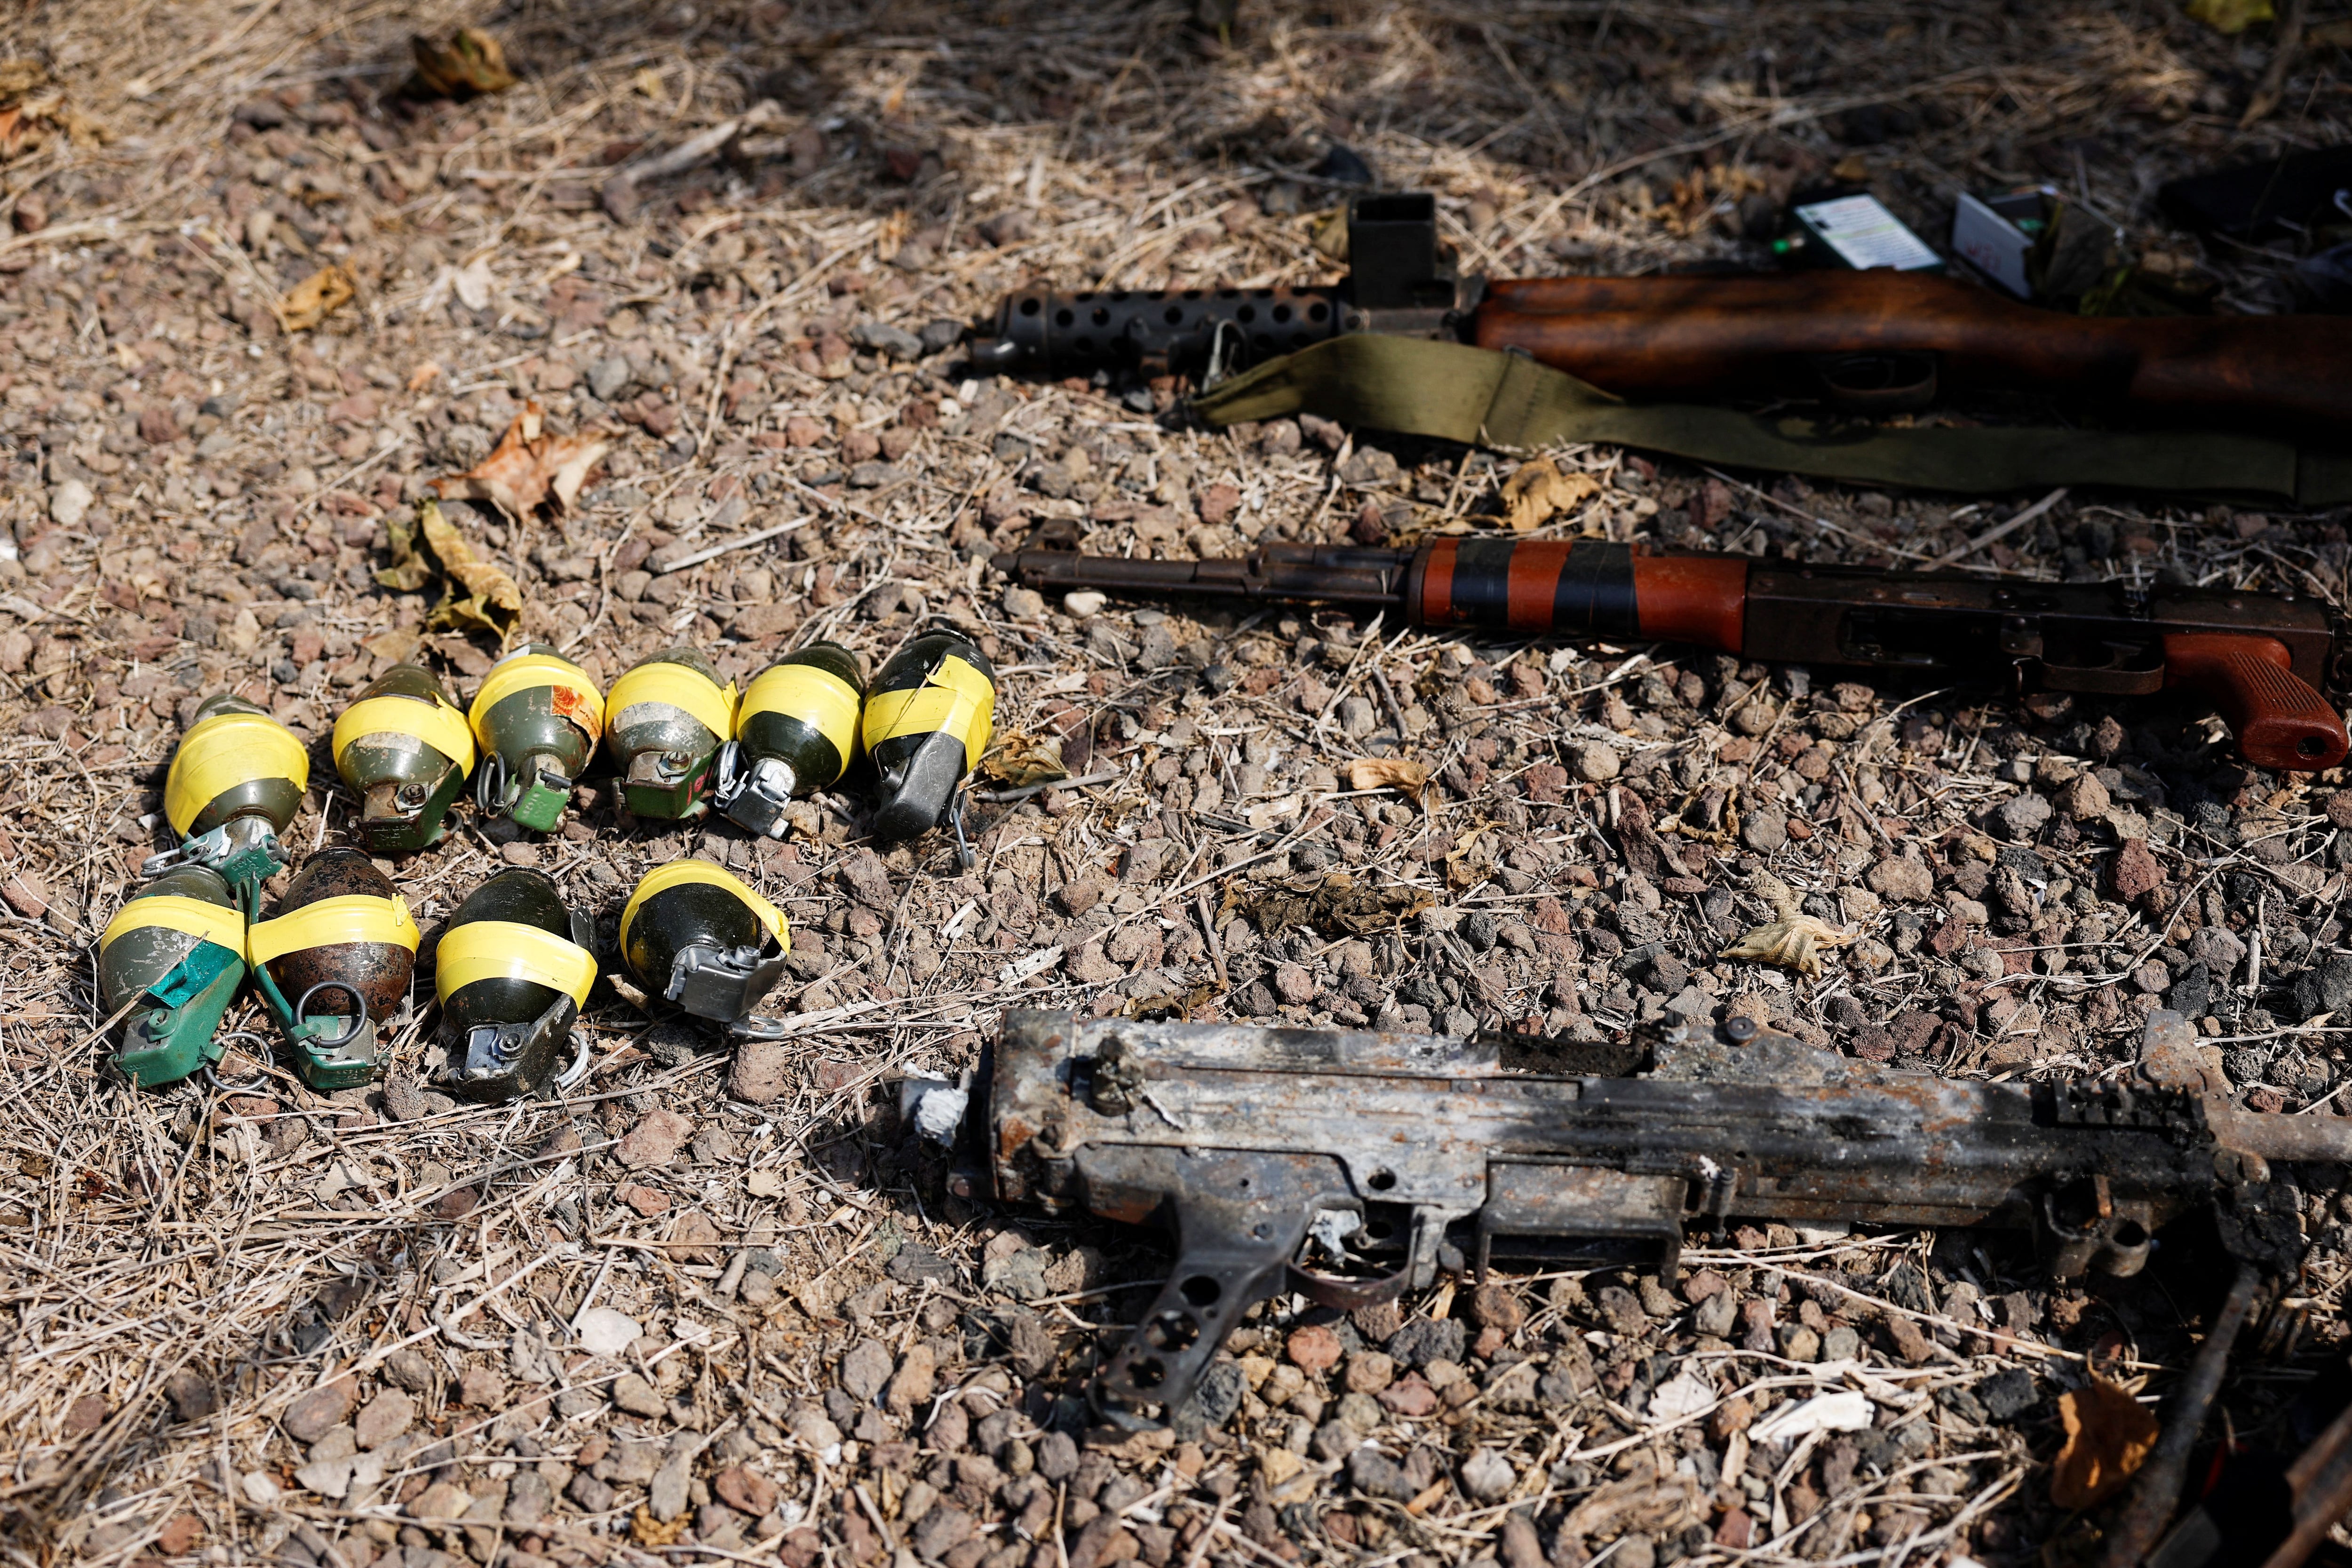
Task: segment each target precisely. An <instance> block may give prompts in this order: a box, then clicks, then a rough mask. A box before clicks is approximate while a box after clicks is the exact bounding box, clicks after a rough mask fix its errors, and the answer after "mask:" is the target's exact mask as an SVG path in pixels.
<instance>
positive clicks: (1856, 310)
mask: <svg viewBox="0 0 2352 1568" xmlns="http://www.w3.org/2000/svg"><path fill="white" fill-rule="evenodd" d="M1348 259H1349V264H1350V265H1351V267H1352V268H1353V270H1352V271H1350V272H1349V274H1348V276H1346V277H1345V278H1343V279H1340V280H1339V282H1337V283H1331V284H1308V285H1299V286H1282V287H1276V288H1262V289H1234V288H1210V289H1110V290H1090V291H1083V292H1076V293H1057V292H1055V291H1053V290H1051V289H1043V288H1034V287H1033V288H1027V289H1018V290H1015V291H1014V292H1013V293H1012V294H1010V295H1008V296H1007V297H1006V298H1005V300H1004V302H1003V306H1002V307H1001V308H1000V309H999V310H998V312H997V316H996V321H995V323H994V326H993V329H992V332H991V334H990V335H989V336H986V337H984V338H982V339H981V340H979V341H978V342H975V343H974V344H973V346H972V354H971V357H972V363H973V364H974V365H975V366H977V367H979V368H982V369H984V370H993V371H1013V370H1035V371H1044V372H1047V373H1052V374H1070V373H1073V372H1076V373H1080V374H1090V373H1092V372H1094V371H1097V370H1120V369H1129V370H1134V371H1139V372H1140V373H1142V374H1147V375H1165V374H1171V373H1174V374H1190V375H1193V376H1196V377H1198V378H1200V379H1201V380H1202V383H1203V384H1208V385H1213V384H1215V383H1216V382H1217V381H1219V380H1221V379H1223V377H1224V376H1226V375H1229V374H1233V373H1234V372H1235V371H1238V370H1241V369H1244V368H1246V367H1247V366H1249V365H1252V364H1255V363H1258V362H1259V361H1261V360H1265V359H1268V358H1272V357H1274V356H1276V355H1278V354H1286V353H1295V352H1297V350H1300V349H1305V348H1309V347H1312V346H1313V345H1315V344H1317V343H1319V342H1327V341H1328V340H1330V339H1332V338H1335V337H1339V336H1341V335H1343V334H1346V333H1351V332H1381V333H1390V334H1398V335H1402V336H1407V337H1421V338H1444V339H1451V340H1454V341H1456V342H1466V343H1474V344H1475V345H1477V346H1478V347H1480V348H1488V349H1505V350H1512V351H1516V352H1518V353H1526V354H1529V355H1531V356H1533V357H1534V358H1535V359H1536V360H1538V362H1540V363H1544V364H1547V365H1549V366H1551V367H1552V368H1554V369H1556V370H1564V371H1567V372H1569V373H1570V374H1573V375H1576V376H1579V377H1580V378H1582V379H1583V380H1585V381H1587V382H1590V383H1591V384H1593V385H1595V386H1598V387H1601V389H1603V390H1604V391H1607V392H1611V393H1614V394H1616V395H1618V396H1620V397H1628V398H1633V399H1635V400H1637V401H1638V400H1642V399H1652V398H1667V397H1675V396H1688V395H1703V396H1706V397H1721V396H1724V395H1731V394H1750V393H1762V392H1769V391H1773V390H1776V389H1779V388H1782V387H1785V386H1787V385H1789V384H1790V383H1791V382H1792V381H1794V382H1796V383H1798V384H1801V385H1804V386H1806V388H1807V389H1808V390H1810V391H1812V392H1814V393H1817V394H1821V395H1827V396H1828V398H1829V399H1830V400H1831V401H1832V402H1833V403H1835V404H1837V405H1840V406H1842V407H1844V408H1846V409H1849V410H1851V411H1853V412H1856V413H1891V412H1895V411H1899V410H1904V409H1916V408H1920V407H1924V406H1926V405H1927V404H1928V403H1930V402H1932V401H1933V400H1934V399H1935V397H1936V396H1937V393H1938V392H1939V390H1942V389H1944V388H1946V387H1972V386H1993V387H2009V388H2024V389H2027V390H2033V391H2042V392H2050V393H2059V394H2065V395H2074V396H2080V397H2084V398H2086V399H2088V400H2090V401H2092V402H2095V403H2099V404H2104V405H2110V406H2112V407H2114V408H2116V409H2119V410H2122V411H2126V412H2129V413H2133V414H2137V415H2142V416H2154V417H2157V418H2160V419H2168V420H2175V421H2178V420H2182V419H2196V420H2200V421H2206V422H2218V423H2227V424H2231V425H2236V426H2243V427H2247V428H2251V429H2256V430H2263V431H2266V432H2269V431H2275V430H2276V429H2277V428H2278V427H2279V426H2281V425H2283V424H2284V425H2287V426H2295V427H2300V428H2304V429H2308V430H2313V431H2336V432H2341V431H2344V430H2347V429H2352V321H2347V320H2345V319H2343V318H2338V317H2327V316H2172V317H2156V318H2145V319H2136V320H2122V319H2112V318H2099V317H2084V316H2067V315H2062V314H2060V313H2058V312H2056V311H2053V310H2037V309H2034V308H2033V307H2032V306H2028V305H2023V304H2020V303H2018V302H2017V301H2015V300H2009V299H2006V298H2003V297H2001V296H1999V295H1996V294H1993V293H1991V292H1990V291H1988V290H1985V289H1977V288H1973V287H1971V286H1969V284H1966V283H1963V282H1960V281H1958V279H1951V278H1943V277H1937V276H1933V275H1929V274H1925V273H1917V272H1895V271H1889V270H1884V269H1881V270H1874V271H1868V272H1833V271H1809V272H1796V273H1789V274H1780V275H1759V276H1743V275H1705V274H1701V275H1681V276H1671V277H1668V276H1660V277H1647V278H1541V279H1496V280H1493V281H1488V280H1486V279H1479V278H1475V277H1472V278H1465V277H1461V276H1458V275H1457V274H1456V273H1455V272H1454V269H1453V268H1451V267H1450V266H1447V265H1445V264H1444V263H1442V262H1441V261H1440V259H1439V255H1438V243H1437V207H1436V199H1435V198H1434V197H1433V196H1432V195H1428V194H1427V193H1411V194H1402V195H1360V196H1357V197H1355V198H1354V199H1353V200H1352V201H1350V202H1349V207H1348Z"/></svg>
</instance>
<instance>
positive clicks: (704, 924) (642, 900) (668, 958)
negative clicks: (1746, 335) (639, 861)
mask: <svg viewBox="0 0 2352 1568" xmlns="http://www.w3.org/2000/svg"><path fill="white" fill-rule="evenodd" d="M788 940H789V938H788V937H787V936H786V934H785V926H784V912H783V911H782V910H780V909H778V908H776V906H775V905H773V904H772V903H770V902H769V901H768V900H765V899H763V898H761V896H760V895H759V894H757V893H755V892H753V891H752V890H751V889H749V888H747V887H745V886H744V885H743V884H742V882H740V880H738V879H736V878H735V877H733V876H732V875H730V873H729V872H727V871H726V870H725V869H723V868H720V867H718V866H714V865H712V864H711V863H710V862H709V861H708V860H673V861H671V862H670V863H669V864H668V865H667V866H660V867H656V868H654V869H653V870H651V871H649V872H647V873H646V878H645V880H643V881H641V882H639V883H638V884H637V889H636V891H635V892H634V893H631V894H630V895H629V902H628V905H627V907H626V908H625V909H623V910H622V911H621V959H622V962H623V963H626V964H627V965H628V966H629V973H631V974H632V975H634V976H635V977H636V982H637V984H640V985H642V986H644V987H645V988H646V990H647V991H650V992H652V993H653V994H656V995H657V996H661V997H664V998H666V999H667V1000H669V1001H672V1002H675V1003H677V1005H679V1006H681V1007H683V1008H685V1009H686V1010H687V1011H688V1012H689V1013H691V1014H693V1015H694V1016H696V1017H698V1018H709V1019H713V1020H715V1021H716V1022H718V1023H721V1024H725V1025H728V1026H730V1027H733V1026H740V1025H742V1023H743V1022H744V1020H745V1019H747V1018H749V1017H750V1016H751V1009H752V1008H754V1007H756V1006H758V1005H760V999H761V997H763V996H765V995H766V994H768V993H769V992H770V991H771V990H772V989H774V987H775V984H776V982H777V981H778V980H779V979H780V978H782V975H783V973H784V943H785V942H787V941H788ZM741 1032H744V1033H767V1032H769V1031H767V1030H743V1031H741Z"/></svg>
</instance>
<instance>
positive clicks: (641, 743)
mask: <svg viewBox="0 0 2352 1568" xmlns="http://www.w3.org/2000/svg"><path fill="white" fill-rule="evenodd" d="M734 733H735V687H734V684H733V683H732V682H730V683H729V684H727V685H725V686H721V685H720V684H719V672H718V671H717V670H714V669H712V668H710V661H709V659H707V658H703V657H702V656H701V655H700V654H698V653H697V652H695V651H694V650H693V649H692V648H690V647H667V648H664V649H662V650H661V651H660V652H659V653H656V654H649V655H647V656H646V658H641V659H639V660H638V661H637V662H636V663H635V664H633V665H631V666H630V667H629V668H628V669H627V670H625V672H623V674H622V676H621V679H618V680H616V681H614V682H613V689H612V690H611V691H609V692H607V693H606V694H605V696H604V743H605V744H606V745H607V746H609V747H611V748H612V752H613V761H614V763H615V764H617V765H618V767H619V768H620V771H621V795H622V798H623V799H625V800H626V801H627V802H628V803H629V809H630V810H631V811H633V812H635V813H636V814H637V815H638V816H659V817H673V818H675V817H689V816H701V815H702V814H703V813H704V812H705V811H707V810H709V805H710V803H709V794H710V785H711V767H712V764H714V763H716V762H717V761H718V760H719V747H721V746H723V745H725V744H726V743H727V742H728V740H729V739H730V737H731V736H732V735H733V734H734Z"/></svg>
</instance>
